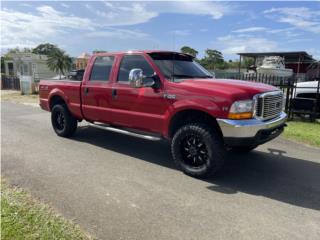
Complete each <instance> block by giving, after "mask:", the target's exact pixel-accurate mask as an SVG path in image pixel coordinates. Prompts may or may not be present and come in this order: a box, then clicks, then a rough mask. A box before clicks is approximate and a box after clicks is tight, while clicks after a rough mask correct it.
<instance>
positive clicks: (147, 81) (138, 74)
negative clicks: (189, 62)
mask: <svg viewBox="0 0 320 240" xmlns="http://www.w3.org/2000/svg"><path fill="white" fill-rule="evenodd" d="M129 83H130V86H131V87H133V88H142V87H153V86H154V85H155V81H154V80H153V79H151V78H146V76H144V75H143V71H142V69H140V68H134V69H131V70H130V73H129Z"/></svg>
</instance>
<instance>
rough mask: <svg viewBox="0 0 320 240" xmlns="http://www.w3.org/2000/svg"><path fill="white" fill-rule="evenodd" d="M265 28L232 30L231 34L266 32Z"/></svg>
mask: <svg viewBox="0 0 320 240" xmlns="http://www.w3.org/2000/svg"><path fill="white" fill-rule="evenodd" d="M266 30H267V28H265V27H249V28H240V29H237V30H234V31H232V32H235V33H247V32H262V31H266Z"/></svg>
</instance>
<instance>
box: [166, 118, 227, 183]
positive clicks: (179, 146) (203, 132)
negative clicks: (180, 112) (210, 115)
mask: <svg viewBox="0 0 320 240" xmlns="http://www.w3.org/2000/svg"><path fill="white" fill-rule="evenodd" d="M224 151H225V150H224V146H223V141H222V138H221V136H220V134H219V133H218V132H217V131H216V129H213V128H210V127H209V126H207V125H205V124H188V125H185V126H183V127H181V128H180V129H179V130H178V131H177V132H176V133H175V134H174V137H173V139H172V144H171V152H172V156H173V159H174V161H175V162H176V164H177V165H178V166H179V167H180V168H181V169H182V171H183V172H184V173H186V174H188V175H190V176H193V177H199V178H203V177H209V176H212V175H214V174H215V173H216V172H217V171H218V170H220V169H221V167H222V165H223V163H224Z"/></svg>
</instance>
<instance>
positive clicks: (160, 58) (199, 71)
mask: <svg viewBox="0 0 320 240" xmlns="http://www.w3.org/2000/svg"><path fill="white" fill-rule="evenodd" d="M149 55H150V56H151V57H152V59H153V60H154V62H155V63H156V65H157V66H158V67H159V68H160V70H161V72H162V73H163V75H165V77H166V78H167V79H170V80H171V81H181V80H183V79H190V78H213V76H212V74H211V73H210V72H209V71H207V70H206V69H204V68H203V67H202V66H201V65H200V64H198V63H197V62H195V61H193V58H192V57H191V56H188V55H185V54H179V53H171V52H164V53H150V54H149Z"/></svg>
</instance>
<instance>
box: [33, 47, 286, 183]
mask: <svg viewBox="0 0 320 240" xmlns="http://www.w3.org/2000/svg"><path fill="white" fill-rule="evenodd" d="M39 89H40V90H39V91H40V106H41V108H43V109H44V110H47V111H50V112H51V122H52V126H53V129H54V131H55V132H56V134H57V135H59V136H62V137H70V136H71V135H72V134H73V133H74V132H75V131H76V129H77V123H78V122H79V121H82V120H85V121H87V122H88V123H89V124H90V125H91V126H94V127H97V128H101V129H105V130H110V131H114V132H117V133H122V134H127V135H131V136H134V137H140V138H143V139H147V140H154V141H155V140H161V139H167V140H169V141H170V143H171V151H172V157H173V159H174V161H175V162H176V163H177V165H178V166H179V167H180V169H181V170H182V171H183V172H185V173H186V174H188V175H191V176H194V177H207V176H210V175H213V174H215V173H216V172H217V171H218V170H219V169H221V167H222V165H223V163H224V156H225V153H226V151H227V150H228V151H229V150H231V151H240V152H248V151H250V150H252V149H254V148H255V147H257V146H258V145H259V144H262V143H265V142H267V141H270V140H271V139H273V138H275V137H277V136H278V135H279V134H280V133H281V132H282V131H283V129H284V126H285V120H286V114H285V113H284V112H283V111H282V109H283V107H282V105H283V93H282V92H281V91H280V90H279V89H277V88H275V87H273V86H270V85H265V84H260V83H252V82H245V81H239V80H225V79H214V78H213V77H212V75H211V74H210V72H208V71H207V70H205V69H204V68H203V67H201V66H200V65H199V64H198V63H197V62H196V61H194V59H193V58H192V57H191V56H189V55H186V54H182V53H177V52H170V51H128V52H115V53H102V54H96V55H93V56H92V57H91V59H90V60H89V62H88V65H87V67H86V70H85V72H84V76H83V80H82V81H72V80H42V81H40V87H39ZM106 141H110V139H106ZM130 141H132V139H130ZM137 151H143V149H139V150H137Z"/></svg>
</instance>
